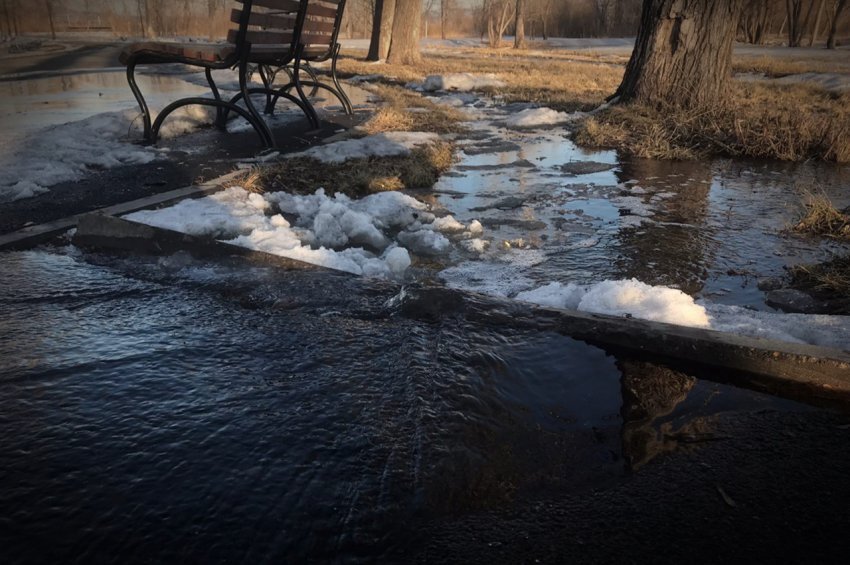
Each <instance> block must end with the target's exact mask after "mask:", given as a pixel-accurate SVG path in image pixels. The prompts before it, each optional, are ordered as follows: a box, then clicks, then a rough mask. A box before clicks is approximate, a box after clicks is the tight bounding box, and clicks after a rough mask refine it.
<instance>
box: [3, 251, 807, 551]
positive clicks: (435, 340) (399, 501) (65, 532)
mask: <svg viewBox="0 0 850 565" xmlns="http://www.w3.org/2000/svg"><path fill="white" fill-rule="evenodd" d="M0 283H2V284H0V306H2V308H0V327H2V328H3V332H2V333H0V375H2V377H0V382H2V386H0V413H2V414H3V418H2V419H0V469H3V476H4V480H3V481H0V501H2V503H3V509H4V514H5V516H6V517H7V519H9V520H11V521H12V522H13V523H14V524H15V528H16V529H17V530H18V531H20V532H30V533H31V532H38V535H45V536H49V537H50V540H51V542H50V544H49V545H48V547H49V548H50V552H51V555H52V556H53V559H58V560H67V559H70V558H71V557H72V556H78V555H80V554H81V553H85V554H86V555H88V556H90V557H91V556H98V555H109V556H110V558H111V559H121V558H124V557H127V558H132V557H138V556H139V555H144V556H145V557H146V558H148V559H150V560H157V561H158V560H162V559H168V558H169V557H173V556H174V555H176V554H178V553H180V554H186V555H192V556H193V558H198V559H201V560H204V561H209V560H213V561H238V560H243V559H245V556H249V557H248V560H250V561H266V560H268V561H279V560H281V559H283V560H292V559H295V560H298V561H304V560H319V561H324V560H329V559H331V558H333V559H339V560H346V561H373V560H383V559H381V558H382V557H383V556H385V555H387V554H390V553H393V552H394V551H404V550H405V549H406V548H409V547H410V546H411V544H412V543H414V542H415V541H416V539H417V532H418V531H419V529H418V527H417V526H416V524H417V523H418V522H420V521H422V520H426V521H427V520H428V519H430V518H433V517H439V516H451V515H457V514H459V513H464V512H470V511H474V510H477V509H485V508H497V507H503V506H505V505H507V504H511V503H513V502H515V501H518V500H524V499H526V498H527V497H532V496H534V495H535V493H537V492H539V491H540V489H544V490H546V491H547V492H553V491H554V492H557V493H560V494H559V495H558V496H564V495H568V494H570V493H596V492H598V489H602V488H607V486H610V485H611V484H619V483H622V482H626V481H628V480H629V478H630V476H631V475H630V474H631V473H632V472H633V471H636V470H639V469H640V468H643V467H646V466H648V465H652V462H653V460H654V459H655V458H656V457H658V456H660V455H663V454H669V453H673V452H675V451H676V450H677V449H678V447H677V446H678V443H682V445H685V444H687V446H686V447H687V448H688V449H689V450H693V449H694V448H695V447H694V445H693V441H690V442H685V441H684V440H680V438H682V437H685V438H691V437H693V435H694V434H695V433H696V431H698V432H699V434H701V435H700V436H699V438H708V439H707V440H706V441H710V440H713V439H718V440H722V439H723V438H722V437H717V438H716V437H715V436H714V435H713V434H714V432H713V427H712V423H711V418H712V417H714V416H719V415H723V414H727V413H729V412H730V411H733V412H734V411H760V410H764V409H771V410H794V411H800V410H802V411H804V412H805V411H806V410H807V409H806V408H803V407H801V406H799V405H796V404H794V403H791V402H787V401H782V400H778V399H775V398H771V397H767V396H763V395H760V394H757V393H752V392H748V391H743V390H737V389H734V388H731V387H726V386H723V385H719V384H713V383H708V382H703V381H697V380H696V379H693V378H691V377H688V376H687V375H682V374H679V373H671V372H670V371H669V370H662V369H659V368H657V367H652V366H648V365H646V364H641V363H639V362H634V361H630V360H627V359H617V358H614V357H612V356H610V355H608V354H607V353H606V352H604V351H602V350H601V349H598V348H596V347H592V346H589V345H587V344H584V343H582V342H578V341H575V340H573V339H570V338H567V337H564V336H561V335H556V334H553V333H548V332H537V331H532V330H516V329H511V328H507V327H492V326H476V325H473V324H470V323H467V322H456V323H452V324H428V323H424V322H417V321H415V320H412V319H407V318H405V317H402V316H399V315H397V313H396V312H395V311H394V310H393V309H392V307H389V306H387V304H388V301H389V299H390V298H392V297H393V296H394V295H395V293H396V292H397V288H395V287H392V286H388V285H385V284H379V283H378V282H375V281H370V280H368V279H364V278H354V277H343V276H335V275H331V274H327V273H301V272H286V273H283V272H279V271H275V270H272V269H262V268H239V269H231V268H227V267H223V266H221V265H216V264H210V263H204V262H198V261H195V260H192V259H190V258H188V257H185V256H182V255H180V254H178V255H175V256H172V257H167V258H162V259H146V258H138V257H134V258H130V259H120V258H115V257H106V256H98V255H84V254H80V253H79V252H78V251H76V250H74V249H70V248H69V249H44V250H37V251H29V252H6V253H0ZM646 382H649V383H651V385H650V386H647V387H646V388H640V387H638V386H636V385H635V384H634V383H646ZM629 383H631V384H629ZM625 390H627V391H628V393H627V394H626V393H624V392H623V391H625ZM594 495H595V494H594ZM198 516H203V520H199V519H198ZM127 532H132V536H133V539H134V540H135V542H134V543H133V544H130V545H127V543H126V537H125V536H126V534H127ZM186 532H191V535H190V536H187V534H186ZM282 532H283V533H282ZM31 539H32V538H30V537H28V536H26V535H21V536H16V537H15V538H14V539H11V540H7V541H6V543H5V545H4V548H3V551H4V555H6V556H7V557H11V560H12V561H13V562H14V561H17V558H18V557H22V556H27V557H30V558H31V557H32V556H33V555H34V554H37V553H38V552H39V551H40V550H39V548H38V547H37V546H33V545H32V544H31ZM140 551H141V552H142V553H139V552H140Z"/></svg>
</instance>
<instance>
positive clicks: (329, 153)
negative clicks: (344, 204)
mask: <svg viewBox="0 0 850 565" xmlns="http://www.w3.org/2000/svg"><path fill="white" fill-rule="evenodd" d="M439 139H440V136H439V135H437V134H435V133H427V132H411V131H393V132H386V133H379V134H375V135H369V136H366V137H363V138H360V139H346V140H344V141H337V142H334V143H329V144H327V145H319V146H316V147H311V148H310V149H308V150H306V151H302V152H300V153H292V154H289V155H286V157H311V158H313V159H317V160H319V161H323V162H325V163H342V162H344V161H347V160H349V159H363V158H367V157H394V156H400V155H409V154H410V152H411V150H413V149H414V148H416V147H420V146H422V145H428V144H429V143H434V142H435V141H439Z"/></svg>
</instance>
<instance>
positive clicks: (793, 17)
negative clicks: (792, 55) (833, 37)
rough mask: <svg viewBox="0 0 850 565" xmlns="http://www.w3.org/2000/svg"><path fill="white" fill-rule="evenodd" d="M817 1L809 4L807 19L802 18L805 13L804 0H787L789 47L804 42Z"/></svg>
mask: <svg viewBox="0 0 850 565" xmlns="http://www.w3.org/2000/svg"><path fill="white" fill-rule="evenodd" d="M814 7H815V3H814V0H812V3H811V4H809V9H808V11H807V12H806V19H805V20H801V16H802V15H803V0H785V9H786V11H787V12H788V47H799V46H800V44H801V43H802V42H803V35H805V33H806V28H807V27H808V25H809V21H810V20H811V17H812V11H813V10H814Z"/></svg>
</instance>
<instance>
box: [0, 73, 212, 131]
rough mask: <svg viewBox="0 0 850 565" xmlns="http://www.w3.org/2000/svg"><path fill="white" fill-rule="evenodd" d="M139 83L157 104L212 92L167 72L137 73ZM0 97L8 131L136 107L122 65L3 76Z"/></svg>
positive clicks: (0, 120)
mask: <svg viewBox="0 0 850 565" xmlns="http://www.w3.org/2000/svg"><path fill="white" fill-rule="evenodd" d="M138 83H139V88H141V89H142V92H143V93H145V96H146V97H149V99H148V103H149V104H150V106H151V107H152V108H159V107H161V106H162V105H165V104H167V103H168V102H170V101H172V100H175V99H177V98H181V97H185V96H197V95H202V94H205V93H207V92H209V89H208V88H202V87H201V86H198V85H194V84H191V83H189V82H187V81H185V80H183V79H181V78H180V77H177V76H173V75H168V74H144V73H138ZM0 98H1V99H2V100H3V106H2V108H0V126H2V127H3V130H4V131H5V132H8V133H9V134H23V133H31V132H33V131H36V130H39V129H42V128H45V127H48V126H52V125H58V124H63V123H66V122H73V121H78V120H83V119H85V118H89V117H91V116H94V115H96V114H102V113H104V112H115V111H118V110H124V109H126V108H133V107H137V105H136V102H135V99H134V98H133V94H132V93H131V92H130V87H129V86H128V85H127V75H126V74H125V73H124V70H123V69H116V70H114V71H112V72H108V71H107V72H102V71H100V72H80V73H77V74H61V75H55V76H45V77H38V78H26V79H20V80H14V81H0Z"/></svg>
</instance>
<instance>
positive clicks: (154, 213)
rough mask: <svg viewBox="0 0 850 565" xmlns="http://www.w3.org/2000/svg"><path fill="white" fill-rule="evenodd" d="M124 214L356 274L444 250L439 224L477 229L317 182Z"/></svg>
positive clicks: (393, 272)
mask: <svg viewBox="0 0 850 565" xmlns="http://www.w3.org/2000/svg"><path fill="white" fill-rule="evenodd" d="M278 211H279V212H280V213H276V212H278ZM284 215H286V216H287V217H284ZM126 218H127V219H128V220H133V221H136V222H141V223H144V224H148V225H152V226H157V227H162V228H167V229H172V230H176V231H180V232H183V233H189V234H192V235H197V236H209V237H213V238H216V239H219V240H222V241H226V242H228V243H231V244H234V245H239V246H242V247H247V248H249V249H255V250H258V251H264V252H267V253H272V254H275V255H279V256H282V257H288V258H290V259H296V260H300V261H304V262H307V263H312V264H315V265H320V266H323V267H329V268H332V269H338V270H341V271H347V272H349V273H354V274H357V275H365V276H373V277H387V278H391V277H396V278H398V277H401V276H403V275H404V272H405V271H406V270H407V268H408V267H409V266H410V264H411V259H410V254H409V252H408V249H410V250H411V251H413V252H415V253H420V254H423V255H441V254H444V253H447V252H449V251H450V250H451V241H450V240H449V239H448V238H447V237H446V236H445V235H443V234H442V233H440V231H441V230H445V229H447V228H452V231H454V232H455V233H456V232H457V231H461V232H462V234H464V235H465V234H467V233H469V232H470V231H471V230H474V229H475V226H473V225H472V224H470V225H469V226H465V225H464V224H462V223H460V222H458V221H457V220H454V218H451V216H447V217H446V218H443V219H442V221H441V222H440V223H438V224H436V225H435V222H436V221H437V220H436V218H435V216H434V215H433V214H432V213H431V212H429V211H428V206H427V205H426V204H424V203H422V202H420V201H418V200H416V199H415V198H411V197H410V196H406V195H404V194H400V193H398V192H381V193H378V194H372V195H370V196H367V197H365V198H362V199H359V200H352V199H351V198H349V197H347V196H345V195H343V194H337V195H336V196H335V197H328V196H327V195H326V194H325V193H324V191H323V190H318V191H316V193H315V194H312V195H307V196H298V195H292V194H287V193H283V192H278V193H271V194H266V195H259V194H251V193H249V192H248V191H246V190H244V189H243V188H240V187H231V188H228V189H226V190H224V191H222V192H219V193H216V194H213V195H211V196H208V197H206V198H200V199H197V200H184V201H182V202H180V203H178V204H176V205H175V206H172V207H170V208H164V209H161V210H145V211H141V212H135V213H133V214H130V215H128V216H126ZM287 218H290V219H287ZM479 226H480V224H479Z"/></svg>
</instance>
